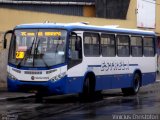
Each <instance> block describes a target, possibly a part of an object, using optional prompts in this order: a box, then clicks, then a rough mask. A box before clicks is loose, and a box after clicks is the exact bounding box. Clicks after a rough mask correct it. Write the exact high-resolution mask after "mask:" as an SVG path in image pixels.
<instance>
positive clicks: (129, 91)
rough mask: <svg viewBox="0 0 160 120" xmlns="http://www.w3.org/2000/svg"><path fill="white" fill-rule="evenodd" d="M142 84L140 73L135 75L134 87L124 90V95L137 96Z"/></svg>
mask: <svg viewBox="0 0 160 120" xmlns="http://www.w3.org/2000/svg"><path fill="white" fill-rule="evenodd" d="M140 84H141V76H140V74H139V73H135V74H134V77H133V86H132V87H130V88H122V93H123V94H124V95H136V94H137V93H138V92H139V89H140Z"/></svg>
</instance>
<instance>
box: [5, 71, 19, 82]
mask: <svg viewBox="0 0 160 120" xmlns="http://www.w3.org/2000/svg"><path fill="white" fill-rule="evenodd" d="M7 77H8V78H9V79H11V80H17V78H16V77H15V76H13V75H12V74H11V73H9V72H8V73H7Z"/></svg>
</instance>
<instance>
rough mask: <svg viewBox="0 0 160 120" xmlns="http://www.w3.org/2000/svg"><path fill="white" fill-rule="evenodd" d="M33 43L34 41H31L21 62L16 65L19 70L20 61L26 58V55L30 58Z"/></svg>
mask: <svg viewBox="0 0 160 120" xmlns="http://www.w3.org/2000/svg"><path fill="white" fill-rule="evenodd" d="M34 41H35V39H34V40H33V42H32V45H31V47H30V49H27V51H26V53H25V55H24V57H23V59H21V61H20V62H19V63H18V64H17V68H20V67H21V63H22V61H23V60H24V59H25V58H26V57H27V55H28V56H29V57H30V55H31V53H32V48H33V45H34Z"/></svg>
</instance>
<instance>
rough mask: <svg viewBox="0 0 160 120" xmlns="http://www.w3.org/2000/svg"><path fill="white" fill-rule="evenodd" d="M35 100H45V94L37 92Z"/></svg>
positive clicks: (39, 101)
mask: <svg viewBox="0 0 160 120" xmlns="http://www.w3.org/2000/svg"><path fill="white" fill-rule="evenodd" d="M35 102H36V103H41V102H43V95H42V94H41V93H39V92H38V93H36V94H35Z"/></svg>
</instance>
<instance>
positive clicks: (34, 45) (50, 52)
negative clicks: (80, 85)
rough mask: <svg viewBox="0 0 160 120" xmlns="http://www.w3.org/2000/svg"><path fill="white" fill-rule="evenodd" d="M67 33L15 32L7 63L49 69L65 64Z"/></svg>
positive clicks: (32, 30)
mask: <svg viewBox="0 0 160 120" xmlns="http://www.w3.org/2000/svg"><path fill="white" fill-rule="evenodd" d="M66 37H67V31H65V30H59V29H20V30H15V32H14V35H13V37H12V40H11V44H10V50H9V63H11V64H14V65H17V67H18V66H23V67H50V66H53V65H57V64H61V63H64V62H65V54H66Z"/></svg>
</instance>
